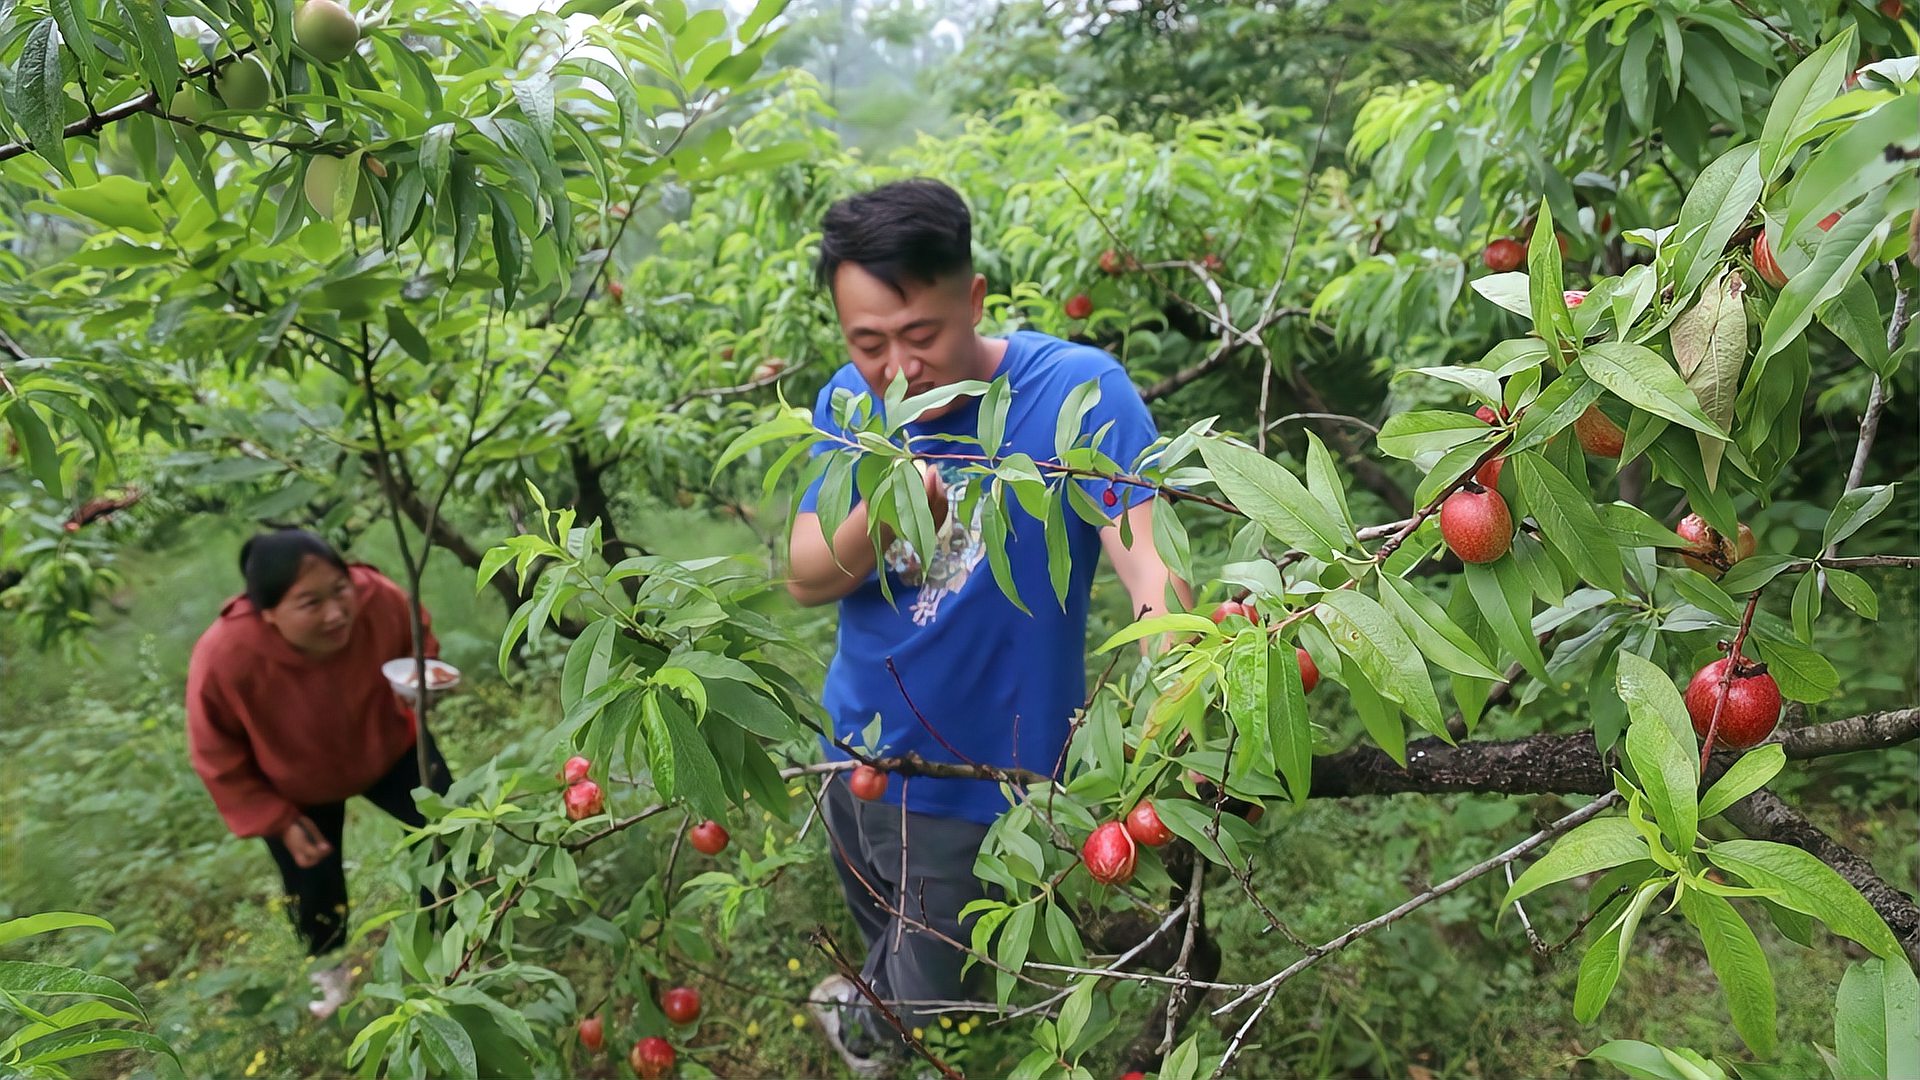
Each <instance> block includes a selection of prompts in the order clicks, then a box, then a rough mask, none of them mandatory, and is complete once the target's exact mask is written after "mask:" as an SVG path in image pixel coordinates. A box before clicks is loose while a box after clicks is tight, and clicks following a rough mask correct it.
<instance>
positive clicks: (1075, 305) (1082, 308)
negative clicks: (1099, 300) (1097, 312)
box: [1067, 293, 1093, 319]
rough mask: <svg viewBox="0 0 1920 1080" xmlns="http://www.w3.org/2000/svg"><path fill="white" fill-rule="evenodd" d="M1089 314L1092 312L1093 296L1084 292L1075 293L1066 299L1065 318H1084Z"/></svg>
mask: <svg viewBox="0 0 1920 1080" xmlns="http://www.w3.org/2000/svg"><path fill="white" fill-rule="evenodd" d="M1091 314H1093V297H1091V296H1088V295H1087V294H1086V293H1075V294H1074V295H1073V298H1072V299H1070V300H1068V301H1067V318H1069V319H1084V318H1086V317H1087V316H1089V315H1091Z"/></svg>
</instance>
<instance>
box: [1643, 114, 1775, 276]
mask: <svg viewBox="0 0 1920 1080" xmlns="http://www.w3.org/2000/svg"><path fill="white" fill-rule="evenodd" d="M1758 156H1759V147H1758V146H1756V145H1754V144H1752V143H1748V144H1746V145H1744V146H1736V147H1734V148H1733V149H1731V150H1729V151H1727V152H1726V153H1724V154H1722V155H1720V156H1719V157H1718V158H1716V159H1714V161H1713V162H1712V163H1711V164H1709V165H1708V166H1707V167H1706V168H1705V169H1702V170H1701V172H1700V175H1699V177H1697V178H1696V179H1695V180H1694V182H1693V187H1692V190H1690V191H1688V192H1687V199H1686V202H1685V203H1683V204H1682V205H1681V207H1680V220H1679V221H1678V222H1677V223H1676V224H1675V225H1674V228H1673V232H1672V234H1671V235H1669V236H1668V238H1667V242H1666V243H1667V244H1668V245H1671V248H1670V250H1671V251H1672V260H1673V273H1672V274H1671V275H1668V276H1667V280H1670V281H1678V282H1679V288H1678V289H1677V290H1676V291H1675V293H1676V295H1678V296H1690V295H1692V293H1693V291H1694V290H1695V289H1697V288H1699V287H1700V285H1701V283H1703V282H1705V281H1706V280H1707V275H1709V274H1711V273H1713V271H1714V268H1715V267H1717V266H1718V265H1719V263H1720V253H1721V252H1722V251H1724V250H1725V249H1726V246H1727V241H1728V240H1730V239H1732V237H1733V234H1734V233H1735V232H1736V231H1738V230H1739V229H1740V228H1741V226H1743V225H1744V224H1746V220H1747V215H1748V213H1749V212H1751V211H1752V210H1753V205H1754V203H1756V202H1758V201H1759V199H1760V191H1761V188H1762V181H1761V179H1760V168H1759V166H1758V164H1757V163H1756V162H1757V159H1758ZM1664 248H1665V245H1663V249H1664ZM1663 254H1665V250H1663Z"/></svg>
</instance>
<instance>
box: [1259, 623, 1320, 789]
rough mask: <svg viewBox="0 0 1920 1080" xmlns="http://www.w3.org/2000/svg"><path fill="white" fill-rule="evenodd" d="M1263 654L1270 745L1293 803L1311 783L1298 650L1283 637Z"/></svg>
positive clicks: (1308, 725)
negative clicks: (1265, 654)
mask: <svg viewBox="0 0 1920 1080" xmlns="http://www.w3.org/2000/svg"><path fill="white" fill-rule="evenodd" d="M1271 649H1272V652H1271V655H1269V657H1268V658H1267V729H1268V732H1269V734H1270V735H1271V736H1272V738H1273V745H1272V747H1271V748H1270V749H1271V753H1272V755H1273V760H1274V763H1275V765H1277V766H1278V768H1279V770H1280V776H1281V777H1282V778H1283V779H1284V780H1286V782H1287V792H1288V794H1289V795H1291V796H1292V797H1293V801H1294V802H1296V803H1303V802H1305V801H1306V800H1307V795H1308V792H1309V791H1310V790H1311V788H1312V786H1313V721H1312V720H1310V719H1309V718H1308V717H1307V695H1306V690H1305V687H1303V686H1302V684H1301V682H1300V662H1299V653H1297V652H1293V651H1292V650H1290V649H1289V648H1288V647H1287V643H1286V642H1284V641H1281V642H1273V643H1272V644H1271Z"/></svg>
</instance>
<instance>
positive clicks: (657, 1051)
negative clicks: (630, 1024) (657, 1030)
mask: <svg viewBox="0 0 1920 1080" xmlns="http://www.w3.org/2000/svg"><path fill="white" fill-rule="evenodd" d="M627 1064H629V1065H631V1066H633V1071H634V1072H635V1073H636V1074H638V1075H639V1076H640V1080H660V1078H661V1077H663V1076H665V1075H667V1073H669V1072H672V1071H673V1044H672V1043H669V1042H668V1041H667V1040H665V1039H663V1038H661V1037H660V1036H658V1035H649V1036H647V1037H646V1038H644V1039H641V1040H640V1041H639V1042H637V1043H634V1044H633V1049H632V1051H630V1052H629V1053H628V1054H627Z"/></svg>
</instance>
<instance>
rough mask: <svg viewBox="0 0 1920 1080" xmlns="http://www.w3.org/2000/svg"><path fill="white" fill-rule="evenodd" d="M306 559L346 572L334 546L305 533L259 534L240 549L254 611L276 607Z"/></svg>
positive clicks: (289, 530)
mask: <svg viewBox="0 0 1920 1080" xmlns="http://www.w3.org/2000/svg"><path fill="white" fill-rule="evenodd" d="M309 555H311V556H313V557H314V558H317V559H320V560H321V561H323V562H326V563H328V564H329V565H331V566H332V567H333V568H334V569H336V570H338V571H340V572H341V573H343V574H345V573H347V572H348V570H347V561H346V560H345V559H342V558H341V557H340V553H339V552H338V551H335V550H334V549H333V545H332V544H329V543H327V542H326V541H325V540H322V539H321V538H320V537H318V536H316V535H314V534H313V533H310V532H308V531H307V530H305V529H280V530H278V531H276V532H265V533H259V534H258V535H256V536H254V537H252V538H251V539H249V540H248V541H247V542H246V543H244V544H242V545H240V574H241V576H242V577H244V578H246V579H247V599H249V600H251V601H253V610H255V611H268V610H270V609H272V608H276V607H279V606H280V601H282V600H285V599H286V598H287V592H288V590H290V589H292V588H293V583H294V581H296V580H298V578H299V577H300V564H301V563H304V562H306V561H307V556H309Z"/></svg>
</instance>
